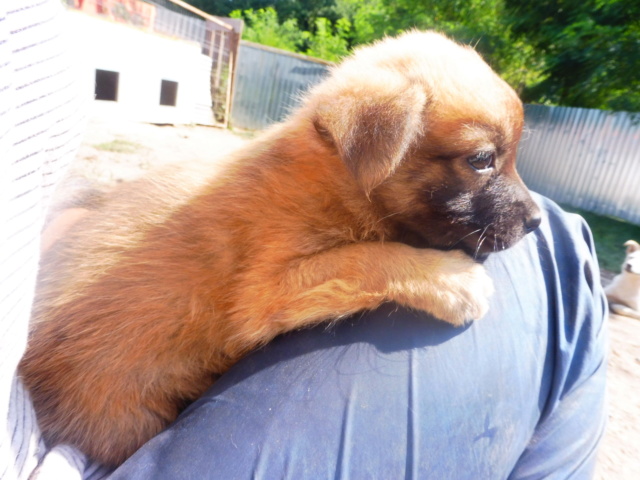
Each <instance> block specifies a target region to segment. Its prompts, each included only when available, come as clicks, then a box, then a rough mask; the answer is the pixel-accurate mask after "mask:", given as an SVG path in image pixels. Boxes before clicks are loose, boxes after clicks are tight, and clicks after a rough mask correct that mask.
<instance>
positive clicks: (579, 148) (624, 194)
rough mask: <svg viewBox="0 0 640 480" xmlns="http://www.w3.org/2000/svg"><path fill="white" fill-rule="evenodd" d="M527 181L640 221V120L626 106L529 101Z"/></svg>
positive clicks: (581, 204) (562, 198) (559, 197)
mask: <svg viewBox="0 0 640 480" xmlns="http://www.w3.org/2000/svg"><path fill="white" fill-rule="evenodd" d="M525 117H526V125H527V127H526V130H525V133H524V134H523V139H522V141H521V143H520V147H519V152H518V171H519V172H520V175H521V176H522V178H523V180H524V181H525V183H526V184H527V185H528V186H529V188H531V189H532V190H535V191H537V192H540V193H542V194H543V195H546V196H548V197H550V198H552V199H553V200H555V201H557V202H560V203H565V204H568V205H572V206H574V207H578V208H582V209H584V210H588V211H592V212H595V213H599V214H603V215H613V216H616V217H619V218H622V219H625V220H628V221H630V222H633V223H637V224H640V122H639V121H638V120H640V119H639V118H638V115H634V114H630V113H626V112H605V111H601V110H591V109H585V108H567V107H547V106H542V105H527V106H526V107H525Z"/></svg>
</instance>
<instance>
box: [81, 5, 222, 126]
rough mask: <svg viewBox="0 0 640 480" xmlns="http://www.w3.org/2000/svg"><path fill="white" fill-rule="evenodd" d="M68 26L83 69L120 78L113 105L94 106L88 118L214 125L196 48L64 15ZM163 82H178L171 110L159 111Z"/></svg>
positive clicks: (205, 60) (206, 66) (204, 63)
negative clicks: (77, 41)
mask: <svg viewBox="0 0 640 480" xmlns="http://www.w3.org/2000/svg"><path fill="white" fill-rule="evenodd" d="M69 25H70V28H73V29H75V30H76V31H77V35H76V37H77V38H81V39H82V42H83V44H82V45H81V47H82V50H83V57H84V60H83V63H84V64H85V66H86V68H87V70H88V71H89V70H90V72H87V73H88V74H91V75H92V77H93V78H95V74H94V73H93V72H94V71H95V69H100V70H110V71H116V72H119V73H120V80H119V86H118V100H117V102H112V101H105V100H95V101H94V105H93V111H92V115H97V116H105V115H114V116H123V118H127V119H130V120H137V121H144V122H150V123H172V124H189V123H198V124H203V125H211V124H213V115H212V113H211V93H210V75H211V59H210V58H209V57H207V56H205V55H202V54H201V53H200V51H201V50H200V48H201V47H200V45H199V44H197V43H195V42H188V41H184V40H180V39H174V38H169V37H165V36H162V35H158V34H154V33H149V32H145V31H142V30H139V29H137V28H135V27H131V26H128V25H124V24H120V23H115V22H112V21H109V20H103V19H101V18H97V17H93V16H91V15H87V14H85V13H82V12H77V11H73V10H71V11H69ZM162 80H171V81H174V82H178V95H177V102H176V106H175V107H171V106H162V105H160V85H161V81H162Z"/></svg>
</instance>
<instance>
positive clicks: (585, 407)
mask: <svg viewBox="0 0 640 480" xmlns="http://www.w3.org/2000/svg"><path fill="white" fill-rule="evenodd" d="M541 201H544V200H541ZM544 202H545V204H546V206H547V208H546V210H545V211H546V213H547V218H548V221H547V222H545V224H544V225H543V227H542V230H541V232H540V237H541V238H543V239H544V243H543V244H542V245H543V248H541V249H540V252H541V262H542V264H543V265H544V268H545V269H546V270H547V276H548V277H549V280H548V281H547V290H548V292H549V299H550V302H549V303H550V305H549V308H550V312H549V314H550V317H551V318H552V319H554V322H552V323H551V331H550V343H549V350H548V355H549V356H550V358H552V359H553V362H552V364H551V365H552V366H551V368H550V369H549V372H548V374H547V377H548V381H549V393H548V395H547V398H546V399H545V403H544V406H543V409H542V413H541V417H540V420H539V422H538V424H537V425H536V428H535V430H534V432H533V434H532V436H531V440H530V442H529V444H528V445H527V447H526V449H525V450H524V452H523V453H522V456H521V457H520V459H519V460H518V463H517V464H516V466H515V468H514V470H513V473H512V474H511V476H510V478H511V479H518V480H520V479H522V480H524V479H542V478H545V479H582V478H591V476H592V474H593V471H594V468H595V461H596V454H597V447H598V445H599V443H600V440H601V438H602V436H603V434H604V428H605V423H606V414H605V395H604V392H605V380H606V365H607V361H606V360H607V328H606V319H607V303H606V300H605V298H604V295H603V292H602V289H601V286H600V276H599V268H598V263H597V259H596V252H595V246H594V243H593V239H592V236H591V232H590V231H589V228H588V226H587V224H586V223H585V221H584V220H583V219H582V218H581V217H578V216H577V215H570V214H566V213H563V212H561V211H560V210H559V209H558V208H557V207H556V206H554V205H553V204H551V202H548V201H544ZM549 240H550V241H549Z"/></svg>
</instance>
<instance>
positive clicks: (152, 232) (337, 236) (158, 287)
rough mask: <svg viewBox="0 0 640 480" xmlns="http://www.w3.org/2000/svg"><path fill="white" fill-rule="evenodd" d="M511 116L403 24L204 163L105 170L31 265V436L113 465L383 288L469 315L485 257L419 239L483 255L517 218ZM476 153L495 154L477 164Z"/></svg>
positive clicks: (26, 373) (507, 97) (475, 313)
mask: <svg viewBox="0 0 640 480" xmlns="http://www.w3.org/2000/svg"><path fill="white" fill-rule="evenodd" d="M522 123H523V119H522V105H521V103H520V101H519V100H518V98H517V96H516V95H515V93H514V92H513V91H512V90H511V89H510V88H509V87H508V86H507V85H506V84H505V83H504V82H503V81H502V80H500V79H499V78H498V77H497V76H496V75H495V74H494V73H493V72H492V71H491V70H490V69H489V67H487V66H486V64H485V63H484V62H483V61H482V60H481V59H480V58H479V56H478V55H477V54H476V53H475V52H473V51H472V50H471V49H469V48H466V47H461V46H459V45H456V44H454V43H453V42H451V41H449V40H447V39H445V38H444V37H442V36H440V35H437V34H434V33H411V34H407V35H404V36H402V37H400V38H398V39H389V40H386V41H384V42H381V43H379V44H377V45H375V46H373V47H370V48H365V49H362V50H360V51H358V52H357V53H356V54H355V55H354V56H353V57H352V58H350V59H348V60H347V61H346V62H345V63H344V64H343V65H342V66H340V67H338V68H337V69H336V70H335V71H334V72H333V75H332V76H331V78H329V79H328V80H326V81H325V82H324V83H322V84H321V85H319V86H318V87H316V88H315V89H313V91H312V92H311V93H310V94H309V96H308V98H307V99H306V100H305V102H304V104H303V105H302V106H301V107H300V108H299V109H298V110H297V111H296V112H294V113H293V114H292V116H291V118H289V119H288V120H287V121H286V122H285V123H283V124H281V125H278V126H275V127H273V128H272V129H271V130H269V131H268V132H266V133H265V134H264V135H263V136H262V137H261V138H259V139H257V140H256V141H254V142H252V143H251V144H250V145H248V146H247V147H246V148H244V149H242V150H241V151H239V152H237V153H236V154H235V155H233V156H232V157H231V158H230V159H229V161H228V162H227V163H225V164H224V165H223V166H221V167H220V168H218V169H216V171H211V170H205V171H203V172H196V173H194V172H182V171H172V172H169V173H167V172H165V173H164V174H162V175H157V176H155V177H153V178H148V179H142V180H139V181H136V182H132V183H131V184H125V185H121V186H120V187H118V189H116V190H115V191H114V192H113V193H112V194H111V195H110V196H108V197H107V198H106V199H104V201H103V203H102V205H101V206H100V208H99V210H98V211H97V212H96V213H92V214H89V215H84V216H83V217H82V218H80V219H79V221H78V222H77V224H75V225H74V226H73V227H72V228H70V229H69V230H68V231H66V232H63V233H64V234H63V235H62V238H61V239H60V240H59V241H58V242H57V243H55V244H54V245H53V247H52V248H51V249H50V250H49V251H48V252H47V255H46V256H45V258H44V260H43V264H42V269H41V274H40V278H39V285H38V292H37V298H36V302H35V307H34V313H33V323H32V333H31V339H30V345H29V349H28V352H27V354H26V356H25V358H24V359H23V362H22V364H21V374H22V376H23V379H24V381H25V383H26V385H27V386H28V387H29V389H30V390H31V393H32V396H33V400H34V404H35V407H36V409H37V413H38V419H39V421H40V423H41V425H42V429H43V432H44V434H45V436H46V438H47V439H48V441H49V442H51V443H54V442H68V443H72V444H75V445H78V446H79V447H80V448H81V449H82V450H84V451H85V452H86V453H87V454H88V455H89V456H90V457H92V458H94V459H97V460H99V461H100V462H103V463H106V464H110V465H117V464H119V463H121V462H122V461H123V460H124V459H126V458H127V457H128V456H129V455H131V454H132V453H133V452H134V451H135V450H136V449H137V448H138V447H139V446H140V445H141V444H142V443H143V442H145V441H146V440H148V439H149V438H150V437H151V436H153V435H154V434H156V433H157V432H159V431H160V430H161V429H162V428H164V427H165V426H166V425H167V424H168V423H169V422H171V421H172V420H173V419H175V417H176V416H177V414H178V413H179V411H180V409H181V408H182V407H183V406H184V405H185V403H186V402H189V401H192V400H193V399H195V398H196V397H198V396H199V395H200V394H201V393H202V392H203V391H204V390H205V389H206V388H207V387H208V386H209V385H210V384H211V381H212V378H213V376H214V375H217V374H220V373H222V372H224V371H225V370H226V369H227V368H229V366H230V365H232V364H233V363H234V362H236V361H237V360H238V359H239V358H241V357H242V356H243V355H244V354H246V353H247V352H248V351H250V350H251V349H253V348H255V347H256V346H259V345H262V344H264V343H266V342H268V341H269V340H271V339H272V338H274V337H275V336H276V335H278V334H280V333H282V332H286V331H290V330H294V329H299V328H302V327H306V326H309V325H313V324H316V323H318V322H321V321H326V320H337V319H340V318H342V317H345V316H348V315H351V314H353V313H356V312H359V311H362V310H368V309H373V308H376V307H377V306H379V305H380V304H382V303H383V302H390V301H394V302H397V303H399V304H401V305H404V306H407V307H411V308H415V309H419V310H423V311H427V312H430V313H432V314H434V315H435V316H436V317H438V318H440V319H442V320H444V321H447V322H450V323H452V324H453V325H461V324H463V323H464V322H465V321H469V320H473V319H478V318H480V317H482V316H483V315H484V313H485V312H486V310H487V308H488V300H487V297H488V296H489V295H490V294H491V292H492V286H491V281H490V279H489V278H488V277H487V276H486V274H485V272H484V270H483V268H482V266H481V265H479V264H478V263H476V262H475V261H474V260H473V259H472V258H471V257H470V256H469V255H467V254H465V253H463V252H462V251H460V250H452V251H442V250H435V249H431V248H422V247H429V246H433V247H439V248H452V247H455V248H458V247H460V248H465V249H466V250H467V252H468V253H470V252H473V251H474V249H475V250H476V252H477V251H485V250H486V251H490V250H499V249H502V248H506V247H508V246H510V245H511V244H512V243H514V242H515V241H517V240H518V239H519V238H521V237H522V236H523V235H524V234H525V233H526V232H525V229H524V227H523V226H522V222H523V220H522V218H525V217H526V218H528V217H530V216H531V215H535V214H536V211H537V207H535V205H534V204H533V203H532V201H531V199H530V197H529V195H528V193H527V191H526V189H525V188H524V186H523V185H522V182H521V181H520V179H519V178H518V176H517V174H516V172H515V168H514V161H515V148H516V144H517V142H518V139H519V137H520V132H521V129H522ZM488 148H492V149H496V151H498V157H497V160H496V166H495V169H494V170H492V171H490V172H477V171H474V170H473V169H472V168H471V167H470V166H469V163H468V162H467V158H468V157H469V156H472V155H473V154H475V153H476V152H478V151H484V150H486V149H488ZM496 185H497V186H496ZM505 191H507V194H508V195H507V194H504V192H505ZM476 194H477V195H485V196H488V197H487V198H489V197H490V198H494V196H495V198H496V199H497V200H496V202H497V205H496V206H493V205H491V202H476V203H480V204H481V205H480V206H478V207H477V209H480V210H483V211H484V210H486V212H484V213H483V215H493V217H492V218H494V220H491V221H490V222H488V224H487V225H486V226H484V225H482V224H480V226H478V225H477V224H476V223H473V221H472V220H471V219H470V217H469V215H470V214H469V213H468V212H467V213H464V212H466V210H465V211H464V212H462V206H464V205H467V204H470V202H469V199H472V198H476V197H474V195H476ZM448 195H449V196H450V197H451V198H449V196H448ZM504 195H507V196H506V197H504V198H503V196H504ZM431 197H433V202H434V203H433V204H432V203H431V200H430V198H431ZM478 198H485V197H478ZM438 199H440V200H438ZM500 199H502V200H500ZM438 201H439V202H440V203H438ZM500 202H503V203H504V204H500ZM512 204H513V205H519V207H518V208H519V210H517V208H515V207H513V211H511V212H510V213H509V214H507V215H503V214H502V213H500V212H498V213H496V209H505V210H506V209H507V208H512V207H511V205H512ZM435 205H440V206H439V207H437V208H436V206H435ZM443 208H451V209H454V210H455V211H460V212H462V213H459V214H458V217H456V216H451V215H448V214H445V213H443V211H441V210H442V209H443ZM465 208H466V207H465ZM506 217H509V220H507V219H506ZM521 217H522V218H521ZM512 218H515V220H513V219H512ZM482 228H484V231H483V232H482V233H479V232H480V230H482ZM487 232H491V235H493V237H492V238H489V239H488V240H487V238H488V236H489V233H487ZM483 242H484V243H483ZM487 245H490V246H489V247H488V246H487ZM417 247H421V248H417Z"/></svg>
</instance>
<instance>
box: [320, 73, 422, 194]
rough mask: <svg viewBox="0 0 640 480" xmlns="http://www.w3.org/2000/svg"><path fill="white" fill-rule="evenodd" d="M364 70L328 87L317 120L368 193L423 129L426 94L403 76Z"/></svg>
mask: <svg viewBox="0 0 640 480" xmlns="http://www.w3.org/2000/svg"><path fill="white" fill-rule="evenodd" d="M365 74H366V72H365V73H363V74H362V75H361V76H360V78H359V79H358V81H357V82H346V83H345V84H343V85H342V87H338V88H334V89H332V90H333V91H329V92H324V95H322V97H321V98H320V101H319V102H318V106H317V107H316V112H315V117H314V120H313V123H314V126H315V128H316V130H317V131H318V133H319V134H320V135H321V136H322V137H324V138H325V139H327V140H328V141H329V142H331V143H332V144H333V145H334V146H335V148H336V150H337V152H338V155H339V156H340V157H341V158H342V161H343V162H344V163H345V165H346V166H347V168H348V169H349V170H350V171H351V173H352V174H353V176H354V177H355V179H356V180H357V181H358V183H359V184H360V186H361V187H362V188H363V190H364V191H365V193H366V194H367V195H368V194H369V193H370V192H371V191H372V190H373V189H374V188H375V187H376V186H378V185H380V184H381V183H382V182H383V181H384V180H385V179H386V178H387V177H388V176H389V175H391V174H392V173H393V172H394V170H395V169H396V168H397V167H398V165H399V164H400V162H401V161H402V159H403V157H404V155H405V154H406V153H407V150H408V148H409V147H410V146H411V144H412V143H413V142H414V141H415V139H416V138H417V137H418V136H419V135H420V134H421V131H422V121H423V118H422V117H423V111H424V106H425V103H426V95H425V93H424V91H422V89H421V88H419V87H417V86H414V85H409V84H407V82H406V81H405V80H404V79H402V78H400V79H399V78H397V77H395V78H389V77H390V76H389V75H384V76H383V78H375V79H372V78H369V79H363V78H362V76H363V75H365Z"/></svg>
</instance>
